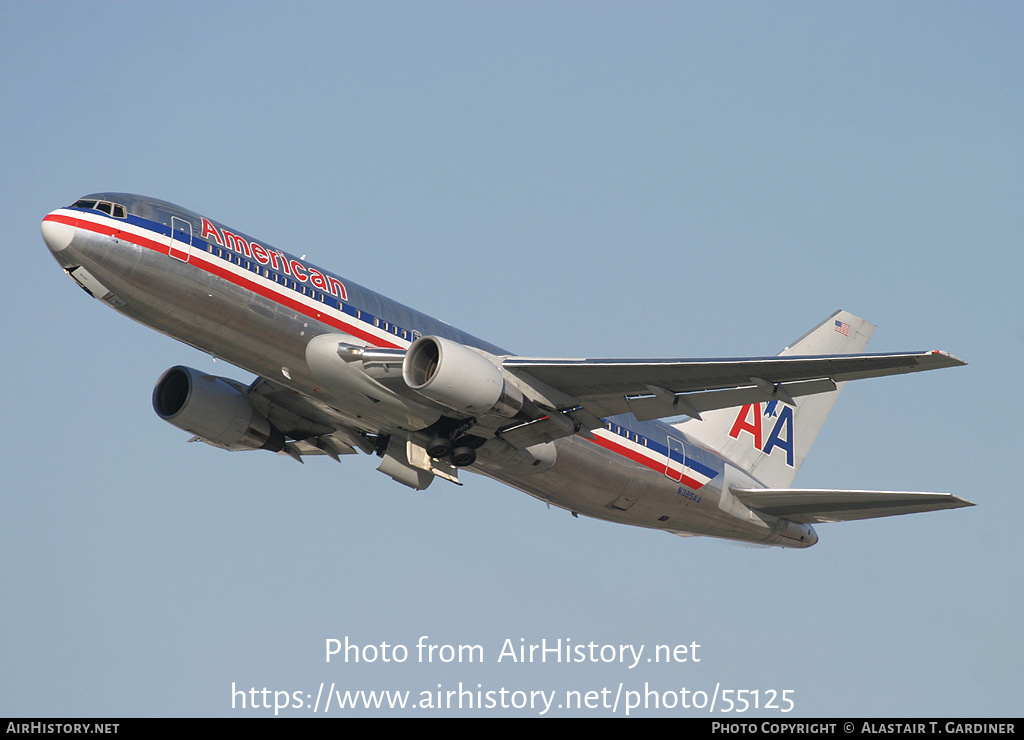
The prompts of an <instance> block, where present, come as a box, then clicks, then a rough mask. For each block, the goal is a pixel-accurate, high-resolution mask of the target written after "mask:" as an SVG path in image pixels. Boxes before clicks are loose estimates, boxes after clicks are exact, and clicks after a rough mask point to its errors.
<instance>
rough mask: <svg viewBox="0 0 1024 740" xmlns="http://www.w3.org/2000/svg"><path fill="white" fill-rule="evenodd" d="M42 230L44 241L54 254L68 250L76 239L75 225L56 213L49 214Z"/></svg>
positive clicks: (44, 220)
mask: <svg viewBox="0 0 1024 740" xmlns="http://www.w3.org/2000/svg"><path fill="white" fill-rule="evenodd" d="M41 230H42V232H43V241H44V242H46V246H48V247H49V248H50V251H51V252H53V253H54V254H56V253H57V252H60V251H62V250H64V249H66V248H67V247H68V245H69V244H71V240H72V239H73V238H74V237H75V225H74V223H71V220H70V219H69V218H68V217H67V216H60V215H57V214H56V213H51V214H48V215H47V216H46V218H44V219H43V224H42V227H41Z"/></svg>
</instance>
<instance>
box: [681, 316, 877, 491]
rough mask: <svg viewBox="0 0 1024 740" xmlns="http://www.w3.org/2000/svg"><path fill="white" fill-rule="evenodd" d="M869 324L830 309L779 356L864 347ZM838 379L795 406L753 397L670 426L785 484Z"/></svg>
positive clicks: (772, 483)
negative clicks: (743, 403)
mask: <svg viewBox="0 0 1024 740" xmlns="http://www.w3.org/2000/svg"><path fill="white" fill-rule="evenodd" d="M874 330H875V326H874V324H870V323H868V322H867V321H865V320H864V319H861V318H858V317H856V316H854V315H853V314H851V313H849V312H847V311H836V312H835V313H834V314H832V315H831V316H829V317H828V318H827V319H826V320H825V321H823V322H822V323H821V324H819V325H818V326H816V327H815V328H814V329H812V330H811V331H809V332H807V333H806V334H804V335H803V336H802V337H800V339H798V340H797V341H796V342H794V343H793V344H792V345H790V346H789V347H786V349H784V350H782V352H780V353H779V356H780V357H781V356H786V355H840V354H856V353H859V352H862V351H863V350H864V347H865V345H867V343H868V339H869V338H870V337H871V333H872V332H873V331H874ZM843 385H844V384H843V383H838V384H837V385H836V389H835V390H834V391H831V392H829V393H819V394H816V395H811V396H803V397H800V398H798V399H797V401H796V406H795V407H793V406H788V405H786V404H784V403H782V402H781V401H769V402H762V403H753V404H747V405H746V406H739V407H736V408H729V409H720V410H717V411H708V412H704V413H702V417H703V421H698V420H696V419H688V420H687V421H684V422H680V423H678V424H674V425H673V426H675V427H676V428H677V429H679V430H680V431H681V432H683V433H684V434H686V435H687V436H688V437H690V438H692V439H693V440H694V441H696V442H698V443H700V444H703V445H705V446H706V447H710V448H711V449H713V450H715V451H716V452H719V453H720V454H722V455H724V456H725V457H726V458H728V459H729V460H731V461H732V462H734V463H735V464H736V465H738V466H739V467H740V468H742V469H744V470H746V471H747V472H748V473H750V475H752V476H753V477H754V478H756V479H757V480H759V481H760V482H761V483H762V484H763V485H765V486H767V487H768V488H788V487H789V486H790V485H792V483H793V478H794V477H795V476H796V473H797V471H798V470H799V469H800V465H801V463H803V461H804V458H805V457H807V453H808V451H809V450H810V449H811V445H812V444H813V443H814V440H815V438H816V437H817V436H818V432H819V431H821V427H822V425H823V424H824V423H825V419H826V418H827V417H828V412H829V411H831V410H832V405H833V404H834V403H835V402H836V398H838V397H839V393H840V391H842V389H843Z"/></svg>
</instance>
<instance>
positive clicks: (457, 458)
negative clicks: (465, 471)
mask: <svg viewBox="0 0 1024 740" xmlns="http://www.w3.org/2000/svg"><path fill="white" fill-rule="evenodd" d="M475 462H476V450H474V449H473V448H472V447H456V448H455V449H454V450H452V465H454V466H455V467H457V468H464V467H466V466H467V465H472V464H473V463H475Z"/></svg>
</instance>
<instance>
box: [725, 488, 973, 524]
mask: <svg viewBox="0 0 1024 740" xmlns="http://www.w3.org/2000/svg"><path fill="white" fill-rule="evenodd" d="M730 490H731V491H732V493H733V495H734V496H736V498H738V499H739V500H740V501H742V502H743V503H744V504H745V505H747V506H748V507H750V508H751V509H756V510H758V511H762V512H764V513H766V514H772V515H774V516H779V517H782V518H784V519H789V520H791V521H794V522H801V523H803V524H821V523H827V522H846V521H851V520H854V519H875V518H878V517H883V516H896V515H898V514H916V513H918V512H921V511H938V510H940V509H959V508H960V507H962V506H974V504H973V503H971V502H970V501H968V500H967V499H962V498H960V497H959V496H954V495H953V494H951V493H926V492H917V491H840V490H834V489H812V488H730Z"/></svg>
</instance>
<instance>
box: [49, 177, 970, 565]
mask: <svg viewBox="0 0 1024 740" xmlns="http://www.w3.org/2000/svg"><path fill="white" fill-rule="evenodd" d="M42 233H43V239H44V240H45V242H46V244H47V246H48V247H49V248H50V250H51V252H52V253H53V255H54V257H56V259H57V261H58V262H59V263H60V265H61V266H62V267H63V268H64V270H65V271H66V272H67V273H68V275H70V276H71V277H72V278H73V279H74V280H75V281H76V282H77V283H78V284H79V285H80V286H81V287H82V288H84V289H85V290H86V291H87V292H88V293H90V294H91V295H93V296H94V297H96V298H98V299H99V300H101V301H103V302H104V303H107V304H109V305H110V306H112V307H113V308H114V309H116V310H117V311H119V312H120V313H123V314H125V315H126V316H129V317H130V318H133V319H135V320H137V321H140V322H141V323H143V324H145V325H147V326H150V327H152V328H154V329H156V330H157V331H160V332H163V333H164V334H168V335H170V336H172V337H174V338H176V339H179V340H181V341H182V342H185V343H187V344H190V345H192V346H193V347H196V348H198V349H200V350H202V351H204V352H208V353H209V354H211V355H213V356H215V357H218V358H222V359H224V360H227V361H228V362H230V363H232V364H234V365H237V366H238V367H240V368H244V369H245V370H247V371H249V372H251V373H254V374H255V375H256V376H257V378H256V380H255V381H254V382H253V383H251V384H250V385H248V386H247V385H245V384H243V383H240V382H238V381H235V380H231V379H229V378H221V377H216V376H213V375H208V374H206V373H204V372H202V371H199V370H194V369H191V368H188V367H181V366H178V367H173V368H171V369H170V370H168V371H167V372H165V373H164V374H163V376H161V378H160V379H159V381H158V382H157V384H156V387H155V389H154V391H153V406H154V408H155V410H156V412H157V414H159V415H160V417H161V418H163V419H165V420H167V421H169V422H170V423H171V424H174V425H175V426H177V427H179V428H181V429H183V430H185V431H188V432H189V433H191V434H193V435H194V439H197V440H201V441H203V442H206V443H208V444H211V445H214V446H216V447H220V448H223V449H227V450H257V449H263V450H270V451H273V452H278V453H281V454H287V455H290V456H292V457H294V458H295V459H297V460H299V461H300V462H301V461H302V458H303V457H305V456H308V455H327V456H329V457H332V458H334V459H335V460H338V459H339V457H340V456H341V455H349V454H355V453H356V451H357V450H361V451H363V452H365V453H370V454H375V455H377V456H378V457H380V458H381V463H380V465H379V467H378V470H380V471H381V472H383V473H385V474H386V475H388V476H390V477H391V478H393V479H394V480H396V481H398V482H399V483H403V484H405V485H407V486H410V487H411V488H414V489H424V488H426V487H427V486H428V485H430V483H431V481H432V480H433V479H434V478H444V479H446V480H448V481H453V482H458V476H459V471H460V469H462V468H467V469H469V470H473V471H476V472H479V473H482V474H484V475H487V476H490V477H492V478H495V479H497V480H499V481H501V482H503V483H506V484H508V485H510V486H513V487H515V488H517V489H519V490H521V491H524V492H525V493H528V494H530V495H532V496H535V497H537V498H538V499H541V500H542V501H546V502H548V503H549V504H552V505H554V506H557V507H561V508H563V509H567V510H568V511H570V512H572V513H573V515H574V516H575V515H577V514H584V515H586V516H591V517H595V518H598V519H605V520H608V521H612V522H620V523H622V524H631V525H635V526H640V527H649V528H651V529H661V530H665V531H667V532H671V533H673V534H678V535H682V536H693V535H706V536H711V537H720V538H725V539H732V540H740V541H744V542H752V543H759V544H767V545H779V546H782V547H800V548H802V547H810V546H811V545H813V544H814V543H816V542H817V541H818V536H817V534H816V533H815V531H814V528H813V526H812V525H813V524H817V523H819V522H835V521H845V520H851V519H865V518H871V517H881V516H890V515H894V514H905V513H911V512H920V511H931V510H937V509H951V508H957V507H961V506H972V505H973V504H971V502H969V501H966V500H965V499H962V498H959V497H957V496H954V495H951V494H948V493H916V492H905V491H850V490H831V489H829V490H811V489H803V488H790V485H791V484H792V482H793V478H794V476H795V475H796V473H797V471H798V470H799V468H800V464H801V463H802V462H803V460H804V458H805V457H806V455H807V452H808V450H809V449H810V447H811V444H812V443H813V441H814V438H815V437H816V436H817V433H818V431H819V430H820V428H821V426H822V424H823V423H824V421H825V417H826V416H827V415H828V412H829V410H830V409H831V408H832V405H833V403H834V402H835V400H836V397H837V396H838V395H839V392H840V390H841V389H842V386H843V383H845V382H846V381H847V380H856V379H860V378H869V377H877V376H883V375H895V374H900V373H911V372H918V371H921V370H932V369H936V368H944V367H955V366H957V365H963V364H965V363H964V362H963V361H961V360H959V359H957V358H956V357H954V356H952V355H950V354H947V353H945V352H939V351H931V352H907V353H891V354H859V353H860V352H861V351H862V350H863V349H864V346H865V344H866V343H867V341H868V338H869V337H870V335H871V332H872V331H873V330H874V326H872V325H871V324H869V323H868V322H866V321H864V320H863V319H860V318H857V317H856V316H854V315H852V314H850V313H847V312H846V311H838V312H836V313H835V314H833V315H832V316H830V317H829V318H828V319H826V320H825V321H824V322H822V323H821V324H819V325H818V326H816V327H815V328H814V329H812V330H811V331H809V332H808V333H807V334H805V335H804V336H803V337H801V338H800V339H798V340H797V341H796V342H794V343H793V344H792V345H791V346H789V347H787V348H786V349H784V350H783V351H782V353H781V354H780V355H778V356H777V357H752V358H742V359H664V360H661V359H639V360H638V359H603V360H595V359H572V358H555V359H552V358H536V357H521V356H518V355H514V354H511V353H509V352H507V351H505V350H503V349H500V348H498V347H496V346H494V345H492V344H489V343H487V342H484V341H482V340H480V339H477V338H475V337H472V336H470V335H468V334H466V333H465V332H462V331H459V330H458V329H456V328H454V327H452V326H449V325H448V324H445V323H443V322H440V321H437V320H436V319H433V318H431V317H429V316H426V315H425V314H422V313H419V312H418V311H414V310H412V309H410V308H407V307H405V306H403V305H401V304H399V303H396V302H394V301H392V300H389V299H388V298H385V297H384V296H381V295H379V294H377V293H374V292H372V291H369V290H367V289H366V288H363V287H361V286H359V285H356V284H355V283H352V282H349V281H348V280H346V279H343V278H341V277H338V276H336V275H334V274H333V273H330V272H328V271H326V270H323V269H321V268H318V267H315V266H314V265H312V264H310V263H309V262H307V261H306V260H305V258H296V257H294V256H293V255H290V254H287V253H285V252H282V251H281V250H279V249H276V248H274V247H271V246H270V245H269V244H267V243H266V242H262V241H259V240H256V239H253V238H252V237H250V236H247V235H245V234H242V233H241V232H238V231H236V230H234V229H229V228H227V227H225V226H223V225H222V224H220V223H217V222H216V221H213V220H211V219H209V218H206V217H205V216H202V215H200V214H197V213H193V212H192V211H188V210H185V209H184V208H181V207H179V206H176V205H173V204H171V203H167V202H164V201H160V200H156V199H153V198H148V197H145V196H139V195H130V194H126V193H98V194H95V195H88V196H85V197H84V198H81V199H80V200H78V201H76V202H75V203H74V204H72V205H70V206H68V207H66V208H59V209H57V210H55V211H53V212H52V213H50V214H48V215H47V216H46V217H45V219H44V220H43V223H42ZM683 416H685V417H688V418H685V419H683V420H681V421H675V422H664V421H661V419H666V418H672V417H676V418H679V417H683Z"/></svg>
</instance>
